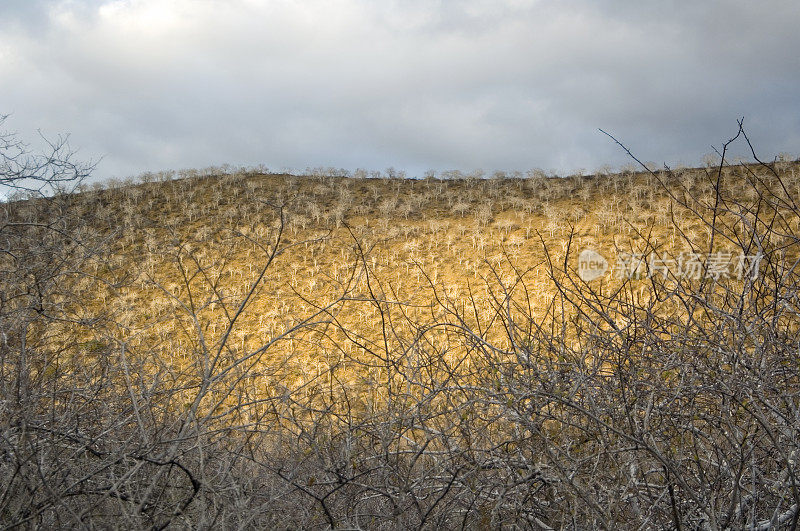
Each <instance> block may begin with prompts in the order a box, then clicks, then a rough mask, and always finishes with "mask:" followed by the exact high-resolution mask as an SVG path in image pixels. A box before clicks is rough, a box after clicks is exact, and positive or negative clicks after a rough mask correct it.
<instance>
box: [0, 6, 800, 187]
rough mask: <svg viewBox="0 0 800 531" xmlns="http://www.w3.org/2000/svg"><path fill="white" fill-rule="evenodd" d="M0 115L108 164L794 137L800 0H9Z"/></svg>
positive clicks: (679, 154)
mask: <svg viewBox="0 0 800 531" xmlns="http://www.w3.org/2000/svg"><path fill="white" fill-rule="evenodd" d="M0 13H2V16H0V113H12V116H11V117H10V118H9V119H8V120H7V121H6V123H5V124H4V127H5V128H6V129H12V130H14V131H16V132H18V133H19V134H20V136H21V137H23V138H26V139H33V138H35V137H36V130H37V129H41V131H42V133H43V134H45V135H46V136H50V137H52V136H54V135H56V134H58V133H65V132H68V133H70V134H71V144H72V146H73V147H76V148H79V149H80V156H81V157H83V158H84V159H86V158H93V159H98V158H100V157H102V160H101V162H100V163H99V165H98V167H97V170H96V177H97V178H109V177H124V176H127V175H134V174H137V173H140V172H143V171H148V170H151V171H157V170H162V169H180V168H187V167H195V168H200V167H205V166H208V165H216V164H223V163H230V164H234V165H256V164H265V165H266V166H268V167H270V168H273V169H282V168H295V169H303V168H306V167H315V166H335V167H344V168H348V169H355V168H359V167H361V168H368V169H384V168H387V167H390V166H392V167H395V168H399V169H405V170H407V171H408V172H409V173H410V174H421V173H422V172H423V171H424V170H426V169H437V170H445V169H464V170H471V169H477V168H482V169H485V170H494V169H506V170H516V169H520V170H524V169H530V168H535V167H539V168H544V169H549V170H550V169H551V170H556V171H559V172H570V171H573V170H576V169H579V168H585V169H587V170H593V169H595V168H597V167H599V166H601V165H603V164H611V165H619V164H622V163H625V162H626V159H625V155H624V153H622V152H621V151H620V149H619V148H618V147H617V146H615V145H614V144H613V142H611V141H610V140H609V139H608V138H607V137H605V136H604V135H602V134H601V133H599V132H598V128H603V129H605V130H607V131H609V132H611V133H613V134H614V135H615V136H617V137H618V138H619V139H620V140H622V141H624V142H625V143H626V144H628V146H629V147H630V148H631V149H632V150H634V151H635V152H636V153H637V155H639V156H640V157H641V158H642V159H643V160H648V161H655V162H658V163H663V162H667V163H669V164H680V163H684V164H696V163H699V162H700V160H701V158H702V156H703V155H704V154H706V153H708V152H710V151H711V146H712V145H714V146H719V145H720V144H721V143H722V142H723V141H724V140H725V139H727V138H728V137H730V136H731V135H732V134H734V133H735V130H736V120H737V119H738V118H740V117H742V116H744V117H745V125H746V126H747V128H748V132H749V135H750V137H751V138H752V139H753V140H754V142H755V145H756V148H758V149H759V151H760V154H761V155H763V156H765V157H772V156H774V155H776V154H778V153H780V152H788V153H791V154H792V155H794V156H798V155H800V61H799V60H798V50H800V32H798V31H797V28H798V27H800V2H797V1H796V0H784V1H777V0H761V1H758V2H754V1H752V0H749V1H739V0H724V1H723V0H710V1H704V2H684V1H678V0H673V1H668V0H659V1H655V0H643V1H638V2H622V1H612V0H609V1H597V0H591V1H590V0H566V1H564V0H561V1H546V0H541V1H538V0H462V1H456V0H439V1H432V0H424V1H423V0H396V1H395V0H294V1H290V0H271V1H267V0H263V1H262V0H124V1H123V0H69V1H61V0H51V1H46V0H3V2H2V6H0Z"/></svg>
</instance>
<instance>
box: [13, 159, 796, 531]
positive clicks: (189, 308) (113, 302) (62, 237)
mask: <svg viewBox="0 0 800 531" xmlns="http://www.w3.org/2000/svg"><path fill="white" fill-rule="evenodd" d="M7 167H8V164H7ZM798 172H800V165H798V164H797V163H794V162H788V161H787V162H775V163H771V164H752V165H745V164H740V165H728V164H726V163H723V164H721V165H719V166H718V167H708V168H705V169H680V170H662V171H655V172H634V171H632V170H627V171H624V172H622V173H617V174H606V175H595V176H589V177H579V176H576V177H566V178H553V177H547V176H544V175H542V174H540V173H532V174H530V175H524V176H519V175H516V176H502V175H498V176H495V177H493V178H478V177H476V176H472V177H465V176H460V175H457V176H453V175H450V176H448V177H450V178H448V179H437V178H426V179H423V180H407V179H401V178H398V177H394V178H392V177H389V176H385V175H384V176H377V177H376V176H365V175H356V176H344V175H341V172H335V171H327V172H326V171H315V172H310V174H309V175H308V176H304V177H296V176H289V175H274V174H261V173H257V172H250V173H247V172H236V171H230V172H225V173H222V172H221V174H220V175H217V176H208V175H206V176H202V175H198V176H193V177H185V178H180V179H177V178H175V176H174V175H172V174H164V175H161V176H149V177H148V178H146V179H145V181H146V182H143V183H138V184H136V183H117V184H116V185H114V186H107V187H95V188H93V189H86V188H81V189H80V190H78V191H77V192H76V193H59V194H55V195H50V196H43V195H41V194H40V195H38V196H35V197H32V198H29V199H27V200H19V201H10V202H6V203H3V204H0V239H1V240H2V241H1V242H0V270H2V277H0V295H1V297H0V331H1V332H2V336H1V337H0V527H3V528H5V527H17V526H21V527H31V528H33V527H40V526H46V527H53V526H58V527H72V526H75V527H152V528H165V527H199V528H207V527H212V526H213V527H221V528H239V527H247V528H249V527H258V528H264V527H270V528H318V529H326V528H334V529H340V528H358V529H360V528H363V529H374V528H387V529H389V528H391V529H394V528H440V527H442V528H454V527H467V528H498V527H513V528H516V527H523V528H534V529H537V528H542V529H550V528H552V529H564V528H566V529H572V528H609V529H614V528H620V527H622V528H676V529H684V528H688V529H697V528H703V529H744V528H748V529H751V528H758V529H767V528H770V527H780V526H784V527H787V528H790V527H791V528H794V527H795V526H796V525H797V521H798V513H799V512H800V511H798V506H799V505H798V504H800V484H799V480H798V477H797V475H798V473H799V472H800V466H798V463H797V459H798V453H797V452H798V449H800V448H799V447H800V434H799V433H798V426H800V396H799V395H798V390H800V381H798V376H799V370H800V351H799V350H798V349H799V348H800V346H799V345H798V339H797V334H798V323H800V319H798V317H799V316H798V304H800V301H798V300H797V281H798V274H797V270H796V265H797V259H798V257H800V253H798V249H800V247H799V244H800V241H798V235H799V234H800V230H799V225H798V224H799V223H800V207H798V205H797V203H796V202H795V201H796V198H797V197H800V176H798ZM77 173H80V172H77ZM50 177H52V176H51V175H43V176H42V179H43V180H47V179H48V178H50ZM9 182H11V181H9ZM584 248H591V249H595V250H597V251H600V252H601V253H603V254H604V255H605V256H606V257H609V261H610V262H611V266H612V271H611V272H610V273H609V274H608V275H607V276H605V277H604V278H603V279H601V280H596V281H593V282H590V283H586V282H584V281H582V280H581V278H580V277H579V275H578V274H577V271H576V268H577V263H576V261H575V260H576V257H577V253H578V252H579V251H580V250H582V249H584ZM688 251H691V252H696V253H699V254H702V255H708V254H710V253H711V252H716V251H726V252H731V253H744V254H747V255H754V254H759V255H760V256H762V261H761V265H760V270H759V272H760V274H759V275H758V276H757V277H756V278H754V279H753V278H750V277H748V276H745V277H744V278H739V277H738V276H737V275H735V274H731V275H729V276H728V277H724V276H723V277H721V278H716V279H715V278H708V277H706V276H705V275H701V278H699V279H692V278H686V277H681V276H680V275H674V274H673V275H662V274H660V273H659V274H654V275H647V274H645V275H643V276H642V278H632V279H630V278H618V277H619V275H616V274H615V272H616V271H615V267H616V266H617V264H615V261H614V257H615V256H617V255H618V254H620V253H623V252H638V253H650V254H652V253H659V254H665V255H668V256H672V257H675V256H678V255H679V253H681V252H688Z"/></svg>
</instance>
